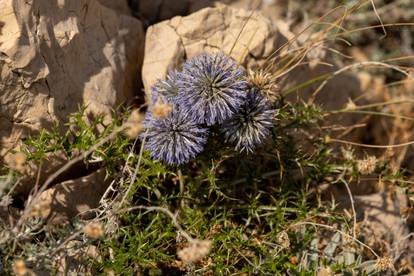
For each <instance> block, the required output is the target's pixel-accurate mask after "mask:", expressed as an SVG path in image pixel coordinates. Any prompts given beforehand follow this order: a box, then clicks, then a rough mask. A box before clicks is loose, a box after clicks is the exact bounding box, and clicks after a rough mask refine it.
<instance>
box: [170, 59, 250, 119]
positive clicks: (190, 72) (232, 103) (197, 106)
mask: <svg viewBox="0 0 414 276" xmlns="http://www.w3.org/2000/svg"><path fill="white" fill-rule="evenodd" d="M180 85H181V90H180V92H179V94H178V96H177V102H178V103H179V104H180V105H181V106H183V108H185V109H186V110H187V111H188V113H189V114H191V115H192V116H193V118H194V120H195V121H196V122H197V123H201V124H202V123H205V124H207V125H208V126H211V125H213V124H216V123H222V122H224V121H225V120H226V119H228V118H230V117H231V116H233V114H234V113H235V112H236V111H237V110H238V108H239V107H240V105H241V104H242V103H243V100H244V97H245V93H244V91H245V90H246V81H245V80H244V70H243V69H242V68H241V67H239V66H238V65H237V63H236V62H235V61H234V60H232V59H231V58H229V57H227V56H225V55H224V54H202V55H200V56H197V57H195V58H193V59H190V60H189V61H187V62H186V63H185V64H184V67H183V73H182V80H181V81H180Z"/></svg>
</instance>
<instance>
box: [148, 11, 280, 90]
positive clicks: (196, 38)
mask: <svg viewBox="0 0 414 276" xmlns="http://www.w3.org/2000/svg"><path fill="white" fill-rule="evenodd" d="M285 41H286V39H285V38H284V37H283V36H282V35H280V34H279V32H278V30H277V28H276V27H275V26H273V25H272V22H270V20H268V19H267V18H265V17H263V16H261V15H260V14H259V13H256V12H254V13H252V12H249V11H245V10H239V9H234V8H231V7H228V6H224V5H220V6H218V7H216V8H205V9H203V10H200V11H198V12H196V13H193V14H191V15H189V16H186V17H174V18H172V19H171V20H168V21H163V22H161V23H158V24H156V25H153V26H151V27H150V28H148V31H147V36H146V45H145V59H144V65H143V69H142V76H143V82H144V87H145V91H146V92H147V95H148V93H149V91H150V87H151V86H152V85H153V84H154V83H155V82H156V80H157V79H160V78H164V77H165V75H166V74H167V73H168V71H169V70H172V69H174V68H176V67H178V66H179V65H180V64H181V63H182V62H183V61H184V60H186V59H188V58H192V57H194V56H196V55H198V54H200V53H203V52H217V51H223V52H224V53H226V54H229V55H230V56H232V57H233V58H234V59H236V60H237V61H239V62H240V63H242V64H243V65H245V66H248V65H251V64H252V63H260V62H261V61H264V60H265V59H266V58H267V57H269V56H270V55H271V54H272V52H273V51H274V50H275V49H277V48H278V47H279V46H281V45H282V44H283V43H284V42H285ZM252 57H254V58H252Z"/></svg>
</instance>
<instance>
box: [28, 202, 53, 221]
mask: <svg viewBox="0 0 414 276" xmlns="http://www.w3.org/2000/svg"><path fill="white" fill-rule="evenodd" d="M50 211H51V210H50V205H49V203H48V202H47V201H39V202H35V203H34V204H33V205H32V206H31V207H30V211H29V217H39V218H46V217H47V216H48V215H49V214H50Z"/></svg>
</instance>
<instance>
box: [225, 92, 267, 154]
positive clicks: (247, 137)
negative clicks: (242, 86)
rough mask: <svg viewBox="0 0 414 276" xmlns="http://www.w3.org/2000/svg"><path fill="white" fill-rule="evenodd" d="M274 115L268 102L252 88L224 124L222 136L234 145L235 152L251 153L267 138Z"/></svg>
mask: <svg viewBox="0 0 414 276" xmlns="http://www.w3.org/2000/svg"><path fill="white" fill-rule="evenodd" d="M274 115H275V112H274V110H272V107H271V104H270V102H269V101H268V100H267V99H266V98H265V97H264V96H263V95H262V94H261V93H260V90H259V89H256V88H252V89H251V90H250V91H249V92H248V93H247V96H246V99H245V102H244V103H243V105H242V106H241V107H240V109H239V111H238V112H237V114H235V115H234V116H233V117H232V118H230V119H229V120H227V121H226V122H224V124H223V126H222V127H223V131H224V136H225V137H226V140H227V141H228V142H231V143H235V144H236V146H235V148H236V150H237V151H239V152H244V151H246V152H248V153H249V152H253V150H254V148H255V147H256V145H258V144H261V143H262V142H263V141H264V139H266V137H267V136H269V134H270V129H271V128H272V126H273V116H274Z"/></svg>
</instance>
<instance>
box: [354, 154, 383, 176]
mask: <svg viewBox="0 0 414 276" xmlns="http://www.w3.org/2000/svg"><path fill="white" fill-rule="evenodd" d="M377 162H378V160H377V158H376V157H375V156H368V157H367V158H365V159H363V160H358V163H357V166H358V171H359V172H360V174H363V175H367V174H371V173H373V172H374V171H375V169H376V167H377Z"/></svg>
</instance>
